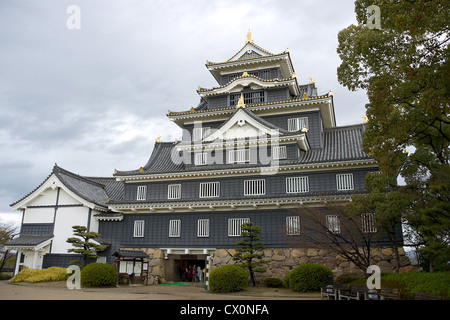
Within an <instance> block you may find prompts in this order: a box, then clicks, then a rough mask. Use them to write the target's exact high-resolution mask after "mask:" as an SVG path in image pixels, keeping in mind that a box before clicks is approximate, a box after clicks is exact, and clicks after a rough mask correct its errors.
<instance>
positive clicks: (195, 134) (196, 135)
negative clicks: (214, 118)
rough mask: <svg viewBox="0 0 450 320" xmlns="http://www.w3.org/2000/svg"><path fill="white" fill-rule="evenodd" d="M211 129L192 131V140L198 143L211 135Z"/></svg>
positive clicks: (204, 128)
mask: <svg viewBox="0 0 450 320" xmlns="http://www.w3.org/2000/svg"><path fill="white" fill-rule="evenodd" d="M210 129H211V128H210V127H200V128H194V130H192V140H193V141H198V140H202V139H203V138H205V137H207V136H208V135H209V132H210Z"/></svg>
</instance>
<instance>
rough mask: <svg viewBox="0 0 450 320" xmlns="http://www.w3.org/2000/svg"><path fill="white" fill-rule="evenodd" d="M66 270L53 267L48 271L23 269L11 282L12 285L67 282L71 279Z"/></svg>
mask: <svg viewBox="0 0 450 320" xmlns="http://www.w3.org/2000/svg"><path fill="white" fill-rule="evenodd" d="M69 276H70V274H68V273H67V269H66V268H59V267H51V268H47V269H29V268H23V269H22V270H21V271H20V272H19V273H18V274H16V275H15V276H14V277H12V278H11V280H9V282H10V283H16V282H31V283H36V282H49V281H65V280H67V278H69Z"/></svg>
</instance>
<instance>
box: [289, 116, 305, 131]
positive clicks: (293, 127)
mask: <svg viewBox="0 0 450 320" xmlns="http://www.w3.org/2000/svg"><path fill="white" fill-rule="evenodd" d="M303 128H306V129H309V128H308V117H300V118H291V119H288V131H289V132H294V131H299V130H302V129H303Z"/></svg>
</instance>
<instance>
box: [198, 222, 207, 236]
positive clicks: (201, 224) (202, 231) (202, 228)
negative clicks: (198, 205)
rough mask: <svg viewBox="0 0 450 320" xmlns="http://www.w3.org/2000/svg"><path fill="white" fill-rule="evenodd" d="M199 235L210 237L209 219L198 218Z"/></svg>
mask: <svg viewBox="0 0 450 320" xmlns="http://www.w3.org/2000/svg"><path fill="white" fill-rule="evenodd" d="M197 237H199V238H208V237H209V219H198V220H197Z"/></svg>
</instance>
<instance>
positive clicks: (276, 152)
mask: <svg viewBox="0 0 450 320" xmlns="http://www.w3.org/2000/svg"><path fill="white" fill-rule="evenodd" d="M272 159H274V160H280V159H287V147H286V146H277V147H274V146H273V147H272Z"/></svg>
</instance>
